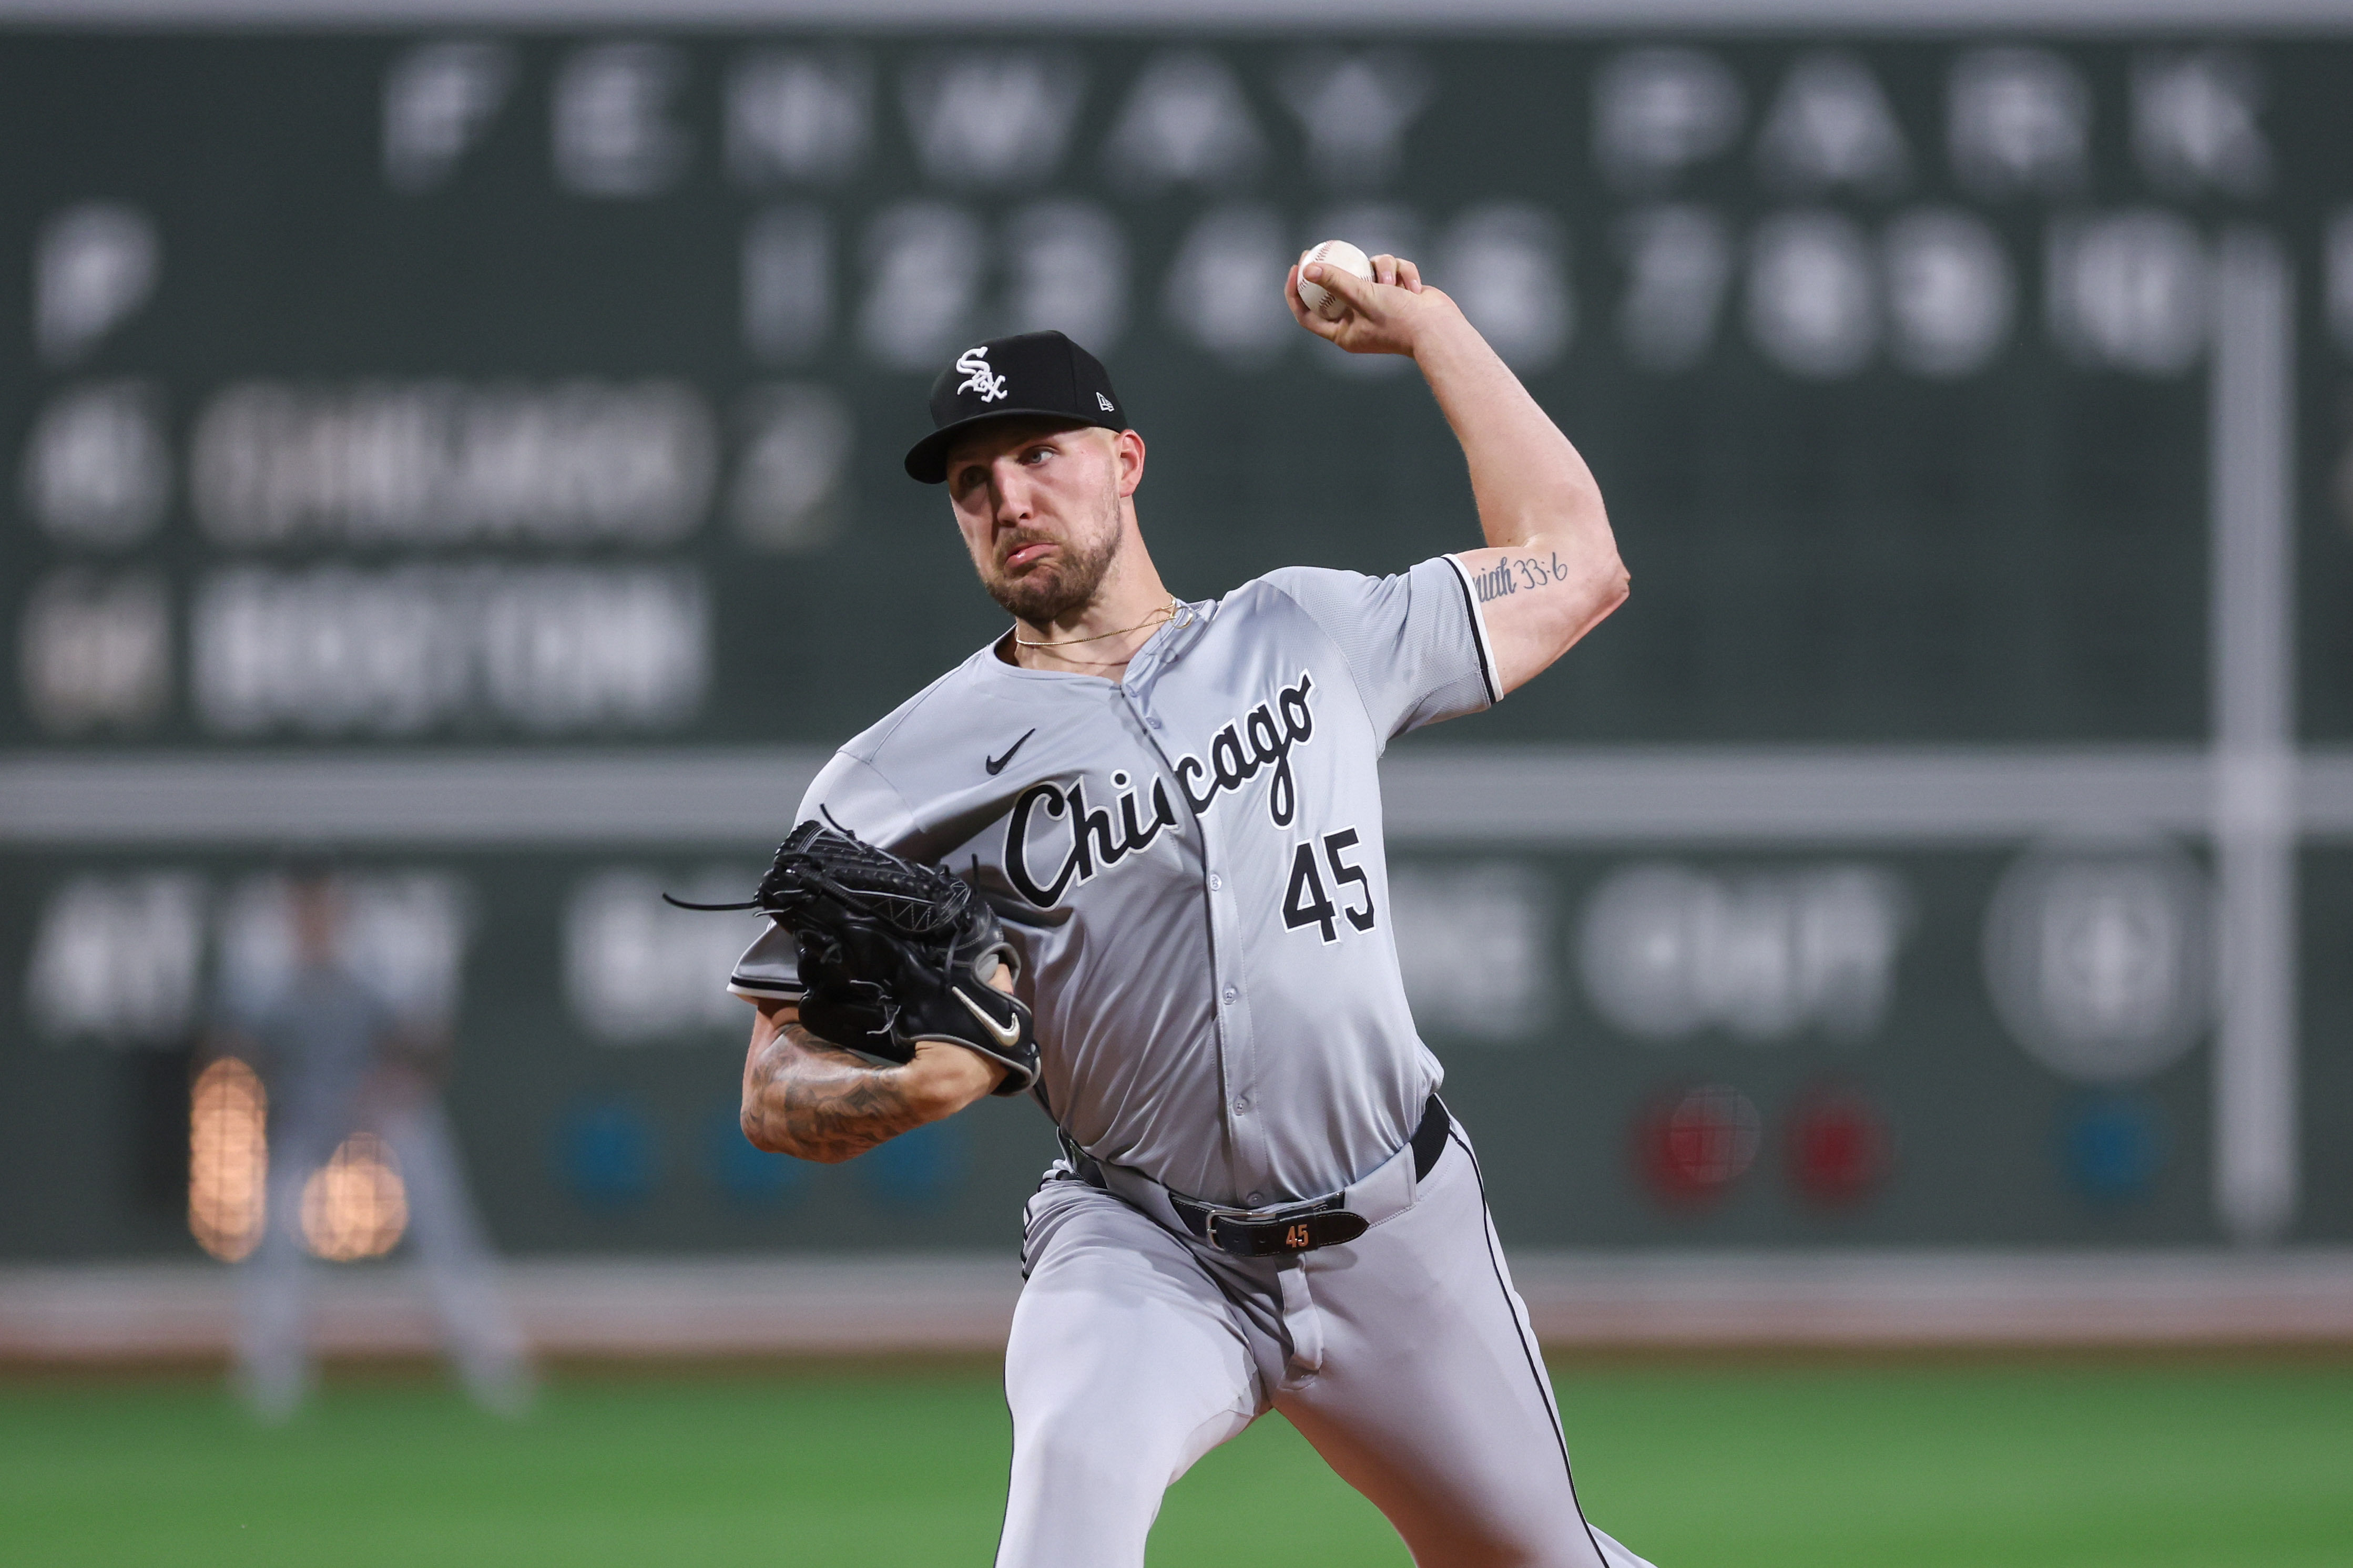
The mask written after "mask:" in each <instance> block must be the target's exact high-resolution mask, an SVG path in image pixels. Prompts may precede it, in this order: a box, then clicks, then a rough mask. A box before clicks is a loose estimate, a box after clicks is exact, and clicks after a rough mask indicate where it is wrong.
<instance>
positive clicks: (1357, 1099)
mask: <svg viewBox="0 0 2353 1568" xmlns="http://www.w3.org/2000/svg"><path fill="white" fill-rule="evenodd" d="M1497 696H1498V692H1497V689H1496V684H1495V677H1494V661H1493V658H1492V656H1491V653H1490V651H1489V648H1488V647H1487V641H1486V627H1485V622H1484V619H1483V616H1482V612H1481V609H1480V607H1479V601H1478V598H1477V595H1475V594H1474V593H1473V592H1472V584H1471V582H1470V580H1469V577H1468V575H1467V574H1466V573H1465V571H1464V569H1463V568H1462V566H1461V563H1458V562H1457V561H1455V560H1454V559H1453V558H1452V557H1451V556H1440V557H1439V558H1437V559H1435V560H1432V561H1427V562H1424V563H1421V564H1420V565H1419V566H1416V567H1414V568H1412V569H1411V570H1409V571H1408V572H1406V573H1403V574H1400V575H1398V576H1395V577H1387V578H1373V577H1365V576H1360V575H1358V574H1355V573H1348V572H1332V571H1323V570H1317V569H1313V568H1307V567H1293V568H1290V569H1287V570H1284V571H1281V572H1276V573H1272V574H1269V575H1268V576H1265V577H1262V578H1260V579H1258V580H1257V581H1255V582H1252V583H1249V584H1244V585H1243V586H1242V587H1240V588H1239V589H1237V590H1236V591H1234V592H1233V593H1231V594H1229V595H1227V596H1226V597H1225V598H1224V599H1223V600H1220V601H1217V602H1214V603H1207V604H1200V605H1189V606H1187V607H1186V608H1185V609H1184V611H1183V613H1181V614H1180V615H1179V616H1177V617H1176V619H1175V620H1173V621H1171V622H1170V623H1169V624H1168V625H1166V626H1163V627H1162V628H1161V629H1160V630H1159V631H1158V632H1157V633H1155V635H1154V636H1153V637H1151V639H1150V640H1148V641H1147V642H1145V645H1144V646H1143V647H1142V648H1141V649H1139V650H1138V651H1137V653H1136V655H1135V657H1134V658H1133V659H1132V660H1130V661H1129V663H1128V665H1127V668H1126V671H1125V673H1124V678H1123V679H1121V680H1119V681H1117V682H1113V681H1111V680H1108V679H1103V678H1101V677H1097V676H1090V675H1080V674H1066V673H1062V672H1060V671H1045V670H1033V669H1025V668H1019V667H1017V666H1014V665H1010V664H1008V663H1006V662H1005V661H1004V660H1003V659H1002V658H998V657H997V651H996V649H995V647H993V646H992V647H986V648H983V649H981V650H980V651H979V652H977V653H976V654H974V655H973V656H972V657H971V658H968V659H966V660H965V662H964V663H963V664H961V665H959V666H958V667H957V668H955V669H954V670H951V671H950V672H949V673H948V674H947V675H945V676H944V677H943V678H941V679H939V680H937V681H934V683H933V684H932V685H931V686H930V687H928V688H927V689H924V690H923V691H922V692H921V693H919V694H918V695H917V696H915V697H914V698H913V699H912V700H909V701H907V702H906V703H904V704H902V706H901V707H900V708H899V709H898V710H896V711H895V712H893V713H892V714H891V716H890V717H889V718H887V719H885V720H883V721H882V722H881V723H880V724H877V725H875V726H874V727H873V728H872V729H871V730H869V731H866V732H865V733H864V734H862V735H860V736H859V737H858V738H857V739H856V740H854V741H852V742H850V743H849V745H847V746H844V747H843V748H842V749H841V751H840V752H839V754H837V755H836V756H835V757H834V759H833V761H832V762H831V763H830V764H829V765H828V766H827V767H826V769H825V770H824V771H823V772H822V773H819V774H818V778H817V780H816V782H815V783H814V784H812V785H811V786H810V789H809V792H808V795H807V798H806V799H805V800H804V801H803V802H802V805H801V811H800V816H801V818H802V819H807V818H808V817H811V816H817V815H818V813H819V812H820V811H823V812H825V813H827V814H828V815H830V816H831V817H832V818H833V819H834V821H836V822H837V823H839V825H840V826H844V827H847V828H849V829H850V830H851V831H853V832H855V833H857V834H859V835H860V837H865V838H867V839H868V840H870V841H871V842H874V843H877V844H881V845H882V846H884V847H888V848H891V849H893V850H896V851H898V852H899V853H902V854H904V855H908V856H910V857H912V858H919V859H925V860H936V861H940V862H942V863H944V864H945V865H946V866H948V867H949V868H951V869H953V870H955V871H956V872H958V873H959V874H961V875H964V876H965V877H967V878H968V879H971V880H972V881H974V882H975V884H976V886H978V887H979V888H980V889H981V890H982V891H984V892H985V893H987V894H989V895H991V897H992V900H993V901H995V902H996V903H997V905H998V907H999V908H1000V909H1001V910H1008V911H1009V914H1008V921H1007V929H1008V932H1009V933H1010V934H1011V935H1012V937H1013V938H1014V940H1015V942H1016V945H1017V946H1018V948H1019V949H1020V951H1021V954H1022V958H1023V961H1024V962H1023V963H1022V965H1021V974H1020V978H1019V982H1018V994H1019V995H1020V996H1021V998H1022V999H1023V1000H1024V1001H1025V1002H1028V1003H1029V1005H1030V1006H1031V1007H1032V1008H1033V1009H1034V1010H1035V1012H1036V1015H1037V1027H1038V1038H1039V1042H1040V1044H1041V1047H1042V1049H1043V1071H1042V1085H1043V1091H1044V1098H1045V1100H1046V1101H1047V1106H1048V1109H1049V1110H1050V1112H1051V1113H1052V1115H1053V1116H1054V1118H1055V1119H1056V1121H1059V1122H1060V1124H1061V1125H1062V1127H1063V1128H1064V1129H1065V1130H1067V1131H1069V1132H1070V1134H1071V1136H1072V1137H1073V1138H1074V1139H1075V1140H1076V1141H1077V1142H1079V1143H1080V1144H1081V1145H1082V1147H1084V1148H1085V1149H1086V1150H1087V1151H1088V1152H1090V1153H1092V1154H1093V1155H1094V1156H1096V1157H1097V1158H1098V1159H1102V1160H1106V1161H1109V1162H1112V1163H1116V1164H1121V1165H1125V1166H1129V1167H1132V1168H1134V1169H1136V1170H1140V1171H1142V1172H1144V1173H1145V1174H1147V1175H1149V1176H1151V1177H1153V1178H1155V1180H1157V1181H1159V1182H1161V1183H1163V1184H1166V1186H1169V1187H1172V1188H1174V1189H1175V1190H1176V1191H1177V1192H1180V1193H1185V1194H1190V1195H1193V1196H1196V1197H1198V1198H1202V1199H1204V1200H1207V1201H1209V1202H1213V1203H1225V1204H1235V1205H1249V1206H1253V1207H1255V1206H1259V1205H1271V1204H1279V1203H1284V1202H1290V1201H1293V1200H1300V1199H1306V1198H1311V1197H1317V1196H1321V1195H1323V1194H1328V1193H1333V1192H1336V1191H1338V1190H1340V1189H1341V1188H1343V1187H1345V1186H1346V1185H1347V1184H1349V1183H1350V1182H1351V1181H1353V1180H1354V1179H1356V1177H1358V1176H1360V1175H1363V1174H1364V1173H1366V1172H1369V1171H1371V1170H1372V1169H1373V1168H1374V1167H1375V1166H1377V1165H1378V1164H1380V1163H1382V1162H1383V1161H1384V1160H1386V1159H1388V1157H1389V1156H1390V1155H1391V1154H1392V1153H1394V1152H1396V1151H1397V1150H1398V1148H1400V1147H1401V1146H1402V1145H1403V1144H1404V1143H1405V1142H1406V1140H1407V1139H1408V1137H1409V1135H1410V1134H1411V1133H1412V1131H1413V1130H1414V1126H1415V1123H1416V1121H1417V1120H1418V1119H1419V1116H1420V1114H1421V1110H1422V1108H1423V1106H1424V1104H1425V1102H1426V1101H1427V1100H1428V1099H1429V1097H1430V1092H1431V1090H1432V1089H1435V1088H1436V1087H1437V1084H1438V1081H1439V1079H1440V1068H1439V1065H1438V1062H1437V1059H1436V1058H1434V1057H1432V1056H1431V1055H1430V1051H1429V1050H1428V1049H1427V1048H1426V1047H1424V1046H1423V1045H1422V1043H1421V1041H1420V1039H1419V1037H1418V1036H1417V1035H1416V1034H1415V1031H1414V1026H1413V1019H1412V1016H1411V1015H1410V1014H1409V1012H1408V1010H1407V1006H1406V998H1405V989H1404V985H1403V984H1402V982H1401V981H1400V980H1399V978H1398V963H1397V952H1396V948H1395V946H1394V943H1393V940H1392V934H1391V933H1392V929H1393V928H1392V924H1391V921H1390V917H1389V908H1388V869H1387V863H1386V856H1385V853H1384V845H1383V837H1382V831H1381V800H1380V778H1379V773H1378V769H1377V763H1378V760H1379V758H1380V755H1381V752H1382V750H1383V749H1384V748H1385V747H1386V746H1387V745H1388V742H1389V739H1390V738H1391V737H1392V736H1395V735H1397V734H1399V733H1401V732H1403V731H1407V730H1410V729H1413V728H1414V727H1416V726H1417V725H1421V724H1428V723H1431V722H1434V721H1438V720H1440V719H1446V718H1451V717H1452V716H1454V715H1456V714H1458V713H1465V712H1470V711H1472V710H1477V709H1481V708H1484V707H1486V706H1488V705H1489V704H1490V703H1492V702H1493V701H1494V700H1496V698H1497ZM732 988H733V989H734V990H735V991H736V992H737V993H738V994H744V995H747V996H784V997H790V996H794V995H797V994H798V987H797V982H796V980H795V978H794V969H793V950H792V946H791V942H790V939H789V937H788V936H786V933H784V932H783V931H780V930H772V931H770V932H769V933H768V934H767V935H766V936H765V937H764V938H763V939H762V940H761V941H759V942H755V943H754V945H753V947H752V948H751V950H750V951H749V952H746V953H745V954H744V958H743V960H742V961H741V962H740V963H738V965H737V967H736V973H735V975H734V978H733V986H732Z"/></svg>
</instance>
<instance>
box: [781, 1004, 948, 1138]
mask: <svg viewBox="0 0 2353 1568" xmlns="http://www.w3.org/2000/svg"><path fill="white" fill-rule="evenodd" d="M911 1087H912V1086H911V1085H909V1083H908V1082H907V1081H906V1079H905V1076H904V1075H903V1074H902V1073H900V1072H899V1071H897V1070H896V1069H894V1068H880V1067H875V1066H872V1065H871V1064H870V1063H868V1062H867V1061H865V1060H864V1059H863V1058H860V1057H858V1056H856V1055H854V1054H853V1053H851V1052H849V1051H845V1050H843V1049H841V1048H840V1047H839V1046H835V1045H832V1044H829V1043H828V1042H827V1041H825V1040H821V1039H819V1038H818V1037H816V1036H815V1035H812V1034H810V1033H809V1032H808V1031H807V1029H804V1028H802V1027H801V1026H799V1025H798V1024H787V1025H786V1026H784V1028H783V1029H781V1030H779V1031H778V1032H777V1034H776V1037H775V1038H773V1039H771V1040H769V1041H768V1043H767V1044H766V1045H765V1046H763V1047H761V1048H760V1049H759V1051H758V1052H757V1053H755V1054H754V1057H753V1058H752V1061H751V1063H750V1065H749V1066H748V1067H747V1068H746V1069H745V1071H744V1131H745V1132H746V1133H747V1134H749V1135H750V1136H751V1138H752V1140H753V1142H755V1143H758V1144H759V1145H760V1146H761V1147H763V1148H766V1149H781V1150H783V1151H785V1152H787V1153H791V1154H797V1155H799V1156H800V1157H801V1158H802V1159H804V1160H819V1161H825V1162H828V1163H831V1162H834V1161H839V1160H847V1159H849V1158H850V1157H851V1156H853V1155H857V1154H863V1153H864V1152H866V1151H867V1150H869V1149H871V1148H873V1147H874V1146H875V1145H876V1144H877V1143H881V1142H886V1141H887V1140H889V1139H892V1138H896V1137H897V1136H898V1135H899V1134H900V1133H902V1132H904V1131H908V1130H909V1129H910V1128H913V1127H920V1126H922V1125H923V1122H924V1121H927V1120H929V1118H928V1117H926V1116H925V1115H924V1113H923V1110H922V1109H921V1108H920V1107H918V1106H917V1105H916V1104H915V1102H914V1096H913V1093H912V1092H911Z"/></svg>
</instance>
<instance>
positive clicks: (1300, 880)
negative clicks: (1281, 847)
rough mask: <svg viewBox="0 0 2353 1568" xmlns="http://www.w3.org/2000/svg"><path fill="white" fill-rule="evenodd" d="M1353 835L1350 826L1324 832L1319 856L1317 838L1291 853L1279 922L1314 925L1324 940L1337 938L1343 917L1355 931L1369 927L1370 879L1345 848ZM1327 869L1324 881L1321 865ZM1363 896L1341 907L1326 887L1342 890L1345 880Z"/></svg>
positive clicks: (1371, 917)
mask: <svg viewBox="0 0 2353 1568" xmlns="http://www.w3.org/2000/svg"><path fill="white" fill-rule="evenodd" d="M1356 839H1357V834H1356V829H1355V828H1353V827H1344V828H1342V829H1340V830H1339V831H1338V832H1337V833H1327V834H1325V835H1324V837H1323V838H1322V839H1321V840H1320V845H1321V847H1322V851H1323V853H1322V855H1321V856H1320V858H1319V856H1318V855H1317V853H1316V851H1317V848H1318V845H1319V840H1316V839H1313V838H1311V839H1309V840H1308V841H1307V842H1306V843H1304V844H1302V845H1301V846H1300V847H1298V848H1297V849H1295V850H1293V851H1292V856H1291V882H1290V885H1289V886H1288V887H1286V888H1285V889H1283V894H1282V923H1283V925H1284V927H1285V928H1286V929H1288V930H1291V931H1297V930H1299V929H1300V928H1301V927H1302V926H1314V927H1315V928H1316V930H1317V931H1318V932H1319V933H1321V935H1322V936H1323V938H1324V941H1325V942H1337V941H1339V940H1340V921H1341V919H1342V918H1343V917H1345V918H1346V920H1347V921H1348V923H1349V924H1350V925H1352V926H1355V927H1356V929H1357V930H1358V931H1370V930H1372V929H1373V924H1374V921H1375V920H1376V919H1377V915H1376V913H1375V911H1374V909H1373V883H1372V879H1370V878H1368V877H1366V875H1365V868H1363V867H1362V866H1358V865H1354V864H1352V863H1351V862H1350V861H1349V860H1348V859H1347V858H1345V853H1346V851H1348V850H1350V849H1353V848H1355V847H1356ZM1327 866H1328V867H1329V868H1331V881H1330V883H1329V884H1328V887H1327V884H1326V883H1325V881H1324V868H1325V867H1327ZM1351 882H1354V883H1355V884H1356V892H1357V893H1358V894H1361V895H1362V896H1363V899H1364V902H1363V904H1362V905H1361V906H1360V905H1358V904H1357V903H1356V900H1355V898H1354V897H1351V898H1350V900H1349V902H1348V904H1347V906H1346V907H1345V908H1342V907H1339V906H1337V905H1335V904H1334V903H1333V901H1332V892H1331V890H1330V889H1339V890H1341V891H1342V892H1344V893H1345V890H1346V889H1347V886H1348V884H1349V883H1351Z"/></svg>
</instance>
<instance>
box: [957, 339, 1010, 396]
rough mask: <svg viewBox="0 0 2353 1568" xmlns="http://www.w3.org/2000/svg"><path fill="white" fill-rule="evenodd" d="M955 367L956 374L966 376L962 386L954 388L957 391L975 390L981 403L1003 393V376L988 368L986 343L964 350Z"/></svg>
mask: <svg viewBox="0 0 2353 1568" xmlns="http://www.w3.org/2000/svg"><path fill="white" fill-rule="evenodd" d="M955 367H956V374H959V375H962V376H965V378H967V379H966V380H965V384H963V385H962V386H959V387H957V388H956V390H957V391H958V392H977V393H979V394H980V400H981V401H982V402H983V403H994V402H996V401H997V399H998V398H1000V397H1002V396H1004V395H1005V378H1004V377H1003V376H1001V375H997V374H993V373H992V372H991V371H990V370H989V368H988V345H987V344H986V343H984V344H982V345H981V346H980V347H979V348H976V349H966V350H965V351H964V357H962V358H961V359H959V360H957V361H956V363H955Z"/></svg>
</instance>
